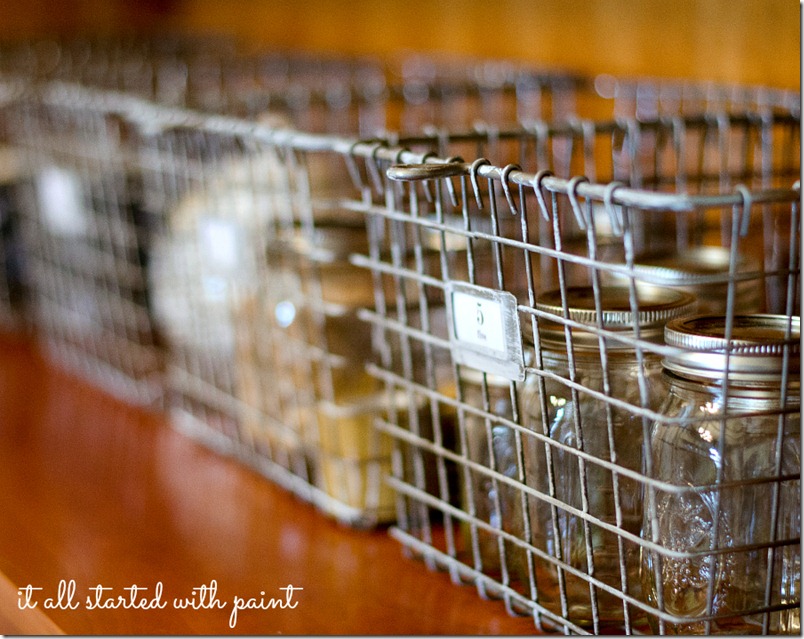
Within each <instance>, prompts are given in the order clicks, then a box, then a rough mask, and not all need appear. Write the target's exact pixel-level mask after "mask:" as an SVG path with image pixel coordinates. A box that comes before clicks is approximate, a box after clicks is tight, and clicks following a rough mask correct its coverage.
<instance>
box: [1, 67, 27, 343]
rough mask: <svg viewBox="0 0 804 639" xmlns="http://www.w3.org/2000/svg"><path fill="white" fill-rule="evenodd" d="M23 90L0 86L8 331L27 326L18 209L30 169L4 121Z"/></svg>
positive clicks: (4, 295)
mask: <svg viewBox="0 0 804 639" xmlns="http://www.w3.org/2000/svg"><path fill="white" fill-rule="evenodd" d="M22 91H23V88H22V87H21V86H20V85H18V84H15V83H8V84H5V85H3V86H2V88H0V328H2V329H4V330H8V331H25V330H28V329H30V325H29V322H28V314H27V312H26V302H27V293H28V286H27V282H26V271H25V252H24V250H23V242H22V211H21V199H22V197H23V194H24V190H25V187H26V184H29V182H30V173H29V171H28V170H27V167H26V164H25V162H24V159H23V156H22V154H21V153H20V152H19V150H18V149H16V148H15V147H14V146H13V145H12V144H10V141H9V137H10V136H9V123H8V121H7V115H8V113H9V109H10V108H11V104H13V102H14V101H15V100H16V99H17V97H18V96H19V95H20V93H21V92H22Z"/></svg>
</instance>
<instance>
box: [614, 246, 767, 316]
mask: <svg viewBox="0 0 804 639" xmlns="http://www.w3.org/2000/svg"><path fill="white" fill-rule="evenodd" d="M730 259H731V256H730V251H729V249H728V248H726V247H722V246H697V247H692V248H688V249H685V250H683V251H681V252H667V251H663V252H657V253H652V254H647V255H642V256H640V257H637V259H636V263H635V264H634V282H635V284H636V286H637V288H640V289H646V290H649V289H650V288H652V287H655V286H661V287H665V288H670V287H672V288H676V287H677V288H679V289H680V290H683V291H687V292H688V293H692V294H693V295H695V297H696V299H697V300H698V312H699V313H713V314H722V313H725V312H726V309H727V308H728V306H727V305H728V298H727V295H728V280H729V261H730ZM736 272H737V274H738V275H739V276H741V278H744V279H735V281H734V301H733V304H732V307H733V308H734V310H735V312H738V313H757V312H760V311H761V310H762V307H763V305H764V302H765V295H764V292H765V289H764V280H763V274H762V265H761V264H760V263H759V262H758V261H757V260H756V259H754V258H751V257H749V256H746V255H738V256H737V260H736ZM603 274H604V277H605V278H607V279H610V280H611V281H612V282H613V283H615V284H619V285H621V286H622V285H625V284H626V283H627V279H628V276H627V275H625V274H623V273H619V272H617V273H614V272H611V273H609V272H605V271H604V272H603Z"/></svg>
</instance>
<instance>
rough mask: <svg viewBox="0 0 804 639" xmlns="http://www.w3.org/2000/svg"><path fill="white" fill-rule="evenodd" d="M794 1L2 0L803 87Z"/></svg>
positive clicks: (33, 17)
mask: <svg viewBox="0 0 804 639" xmlns="http://www.w3.org/2000/svg"><path fill="white" fill-rule="evenodd" d="M800 24H801V21H800V5H798V4H796V3H795V2H794V1H793V0H484V1H480V0H440V1H435V0H382V1H379V0H348V1H344V0H60V1H59V2H52V1H51V0H0V34H2V35H3V36H5V37H19V36H25V35H32V34H37V35H43V34H49V33H77V32H94V33H97V32H106V33H108V32H115V31H118V30H120V29H123V28H136V29H140V30H151V31H160V30H161V31H167V30H174V31H175V30H179V31H182V30H193V31H203V32H209V31H217V32H224V33H232V34H237V35H239V36H241V37H243V38H245V39H246V40H247V41H249V42H254V43H256V44H259V45H271V46H273V47H278V48H302V49H306V50H312V51H333V52H346V53H360V54H366V53H371V54H390V53H396V52H399V51H405V50H418V51H428V52H429V51H438V52H451V53H464V54H472V55H479V56H485V57H497V58H510V59H518V60H526V61H533V62H538V63H541V64H544V65H548V66H555V67H557V68H561V69H567V70H574V71H581V72H585V73H600V72H605V73H613V74H617V75H655V76H664V77H689V78H696V79H712V80H721V81H733V82H742V83H749V84H762V85H767V86H775V87H783V88H798V87H799V86H800V77H801V73H800V40H801V35H800V34H801V31H800Z"/></svg>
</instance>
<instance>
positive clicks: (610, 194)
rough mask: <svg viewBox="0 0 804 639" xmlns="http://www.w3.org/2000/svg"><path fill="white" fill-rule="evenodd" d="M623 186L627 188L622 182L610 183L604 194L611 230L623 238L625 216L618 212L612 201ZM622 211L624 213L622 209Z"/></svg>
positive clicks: (604, 203)
mask: <svg viewBox="0 0 804 639" xmlns="http://www.w3.org/2000/svg"><path fill="white" fill-rule="evenodd" d="M623 186H625V184H623V183H622V182H609V184H608V185H607V186H606V190H605V192H604V193H603V205H604V206H605V207H606V212H607V213H608V214H609V220H610V221H611V230H612V232H613V233H614V235H616V236H617V237H622V234H623V230H624V227H625V219H624V218H625V216H624V215H622V214H621V213H618V212H617V209H616V208H615V207H614V202H613V201H612V200H613V199H614V192H615V191H616V190H617V189H619V188H620V187H623ZM620 211H622V209H620Z"/></svg>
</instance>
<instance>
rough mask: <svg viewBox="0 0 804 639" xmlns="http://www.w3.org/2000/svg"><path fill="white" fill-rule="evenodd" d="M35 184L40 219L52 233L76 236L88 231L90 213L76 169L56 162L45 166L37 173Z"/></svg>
mask: <svg viewBox="0 0 804 639" xmlns="http://www.w3.org/2000/svg"><path fill="white" fill-rule="evenodd" d="M36 187H37V195H38V198H39V209H40V212H41V214H42V221H43V222H44V224H45V226H46V227H47V228H48V230H49V231H50V232H51V233H55V234H57V235H69V236H75V235H86V234H87V233H88V232H89V215H88V214H87V211H86V209H84V204H83V198H82V196H81V183H80V181H79V178H78V176H77V175H76V174H75V173H73V172H72V171H69V170H67V169H64V168H61V167H58V166H49V167H46V168H45V169H43V170H42V172H41V173H40V174H39V176H38V177H37V184H36Z"/></svg>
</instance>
